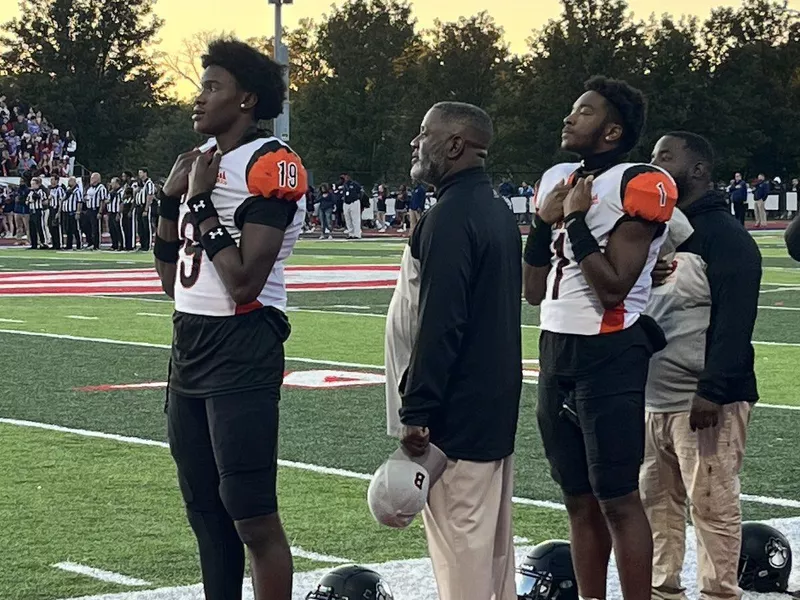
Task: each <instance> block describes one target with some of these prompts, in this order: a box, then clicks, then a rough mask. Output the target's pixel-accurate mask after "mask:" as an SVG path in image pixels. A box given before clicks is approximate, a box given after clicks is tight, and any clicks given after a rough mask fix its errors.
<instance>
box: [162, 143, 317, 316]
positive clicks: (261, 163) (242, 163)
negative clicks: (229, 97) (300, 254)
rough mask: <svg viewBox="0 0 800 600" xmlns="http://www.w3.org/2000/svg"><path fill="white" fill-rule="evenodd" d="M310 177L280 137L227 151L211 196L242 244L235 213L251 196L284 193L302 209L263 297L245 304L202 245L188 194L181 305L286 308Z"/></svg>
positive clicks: (219, 312)
mask: <svg viewBox="0 0 800 600" xmlns="http://www.w3.org/2000/svg"><path fill="white" fill-rule="evenodd" d="M215 146H216V140H214V139H213V138H212V139H211V140H209V141H208V142H206V143H205V144H204V145H203V146H201V147H200V150H202V151H207V150H210V149H212V148H214V147H215ZM307 189H308V178H307V174H306V171H305V168H304V167H303V163H302V161H301V160H300V157H299V156H297V154H295V153H294V152H293V151H292V149H291V148H290V147H289V146H287V145H286V144H285V143H283V142H282V141H281V140H279V139H278V138H275V137H259V138H258V139H255V140H253V141H250V142H247V143H245V144H243V145H241V146H239V147H237V148H235V149H233V150H231V151H230V152H227V153H225V154H223V156H222V159H221V161H220V165H219V172H218V174H217V184H216V186H214V189H213V191H212V192H211V201H212V202H213V204H214V208H216V210H217V213H219V220H220V223H221V224H222V225H224V226H225V228H226V229H227V230H228V233H230V235H231V237H232V238H233V239H234V240H236V243H237V244H238V243H239V240H240V238H241V235H242V232H241V230H240V229H239V227H237V225H236V222H235V219H234V217H235V215H236V211H237V209H239V207H240V206H242V204H244V202H245V201H246V200H247V199H248V198H251V197H258V196H262V197H264V198H278V199H280V200H284V201H286V202H293V203H296V204H297V212H296V213H295V215H294V219H293V220H292V223H291V224H290V225H289V226H288V227H287V229H286V231H285V233H284V238H283V245H282V246H281V249H280V252H279V253H278V257H277V258H276V259H275V264H274V265H273V267H272V271H271V273H270V274H269V276H268V277H267V281H266V283H265V284H264V288H263V290H262V291H261V293H260V294H259V295H258V299H257V300H256V301H255V302H252V303H250V304H247V305H244V306H240V305H237V304H236V303H235V302H234V301H233V299H232V298H231V296H230V294H229V293H228V290H227V289H226V288H225V284H224V283H223V282H222V279H220V277H219V275H218V274H217V270H216V268H215V267H214V264H213V263H212V262H211V261H210V260H209V259H208V255H207V254H206V253H205V251H204V250H203V248H202V247H201V246H200V243H199V240H200V233H199V231H195V230H194V227H193V225H192V220H191V217H189V209H188V207H187V205H186V198H184V199H183V201H182V202H181V207H180V218H179V221H178V237H179V239H180V240H181V242H183V247H182V249H181V252H180V258H179V261H178V269H177V272H176V275H175V310H177V311H180V312H185V313H190V314H195V315H207V316H214V317H227V316H231V315H237V314H242V313H246V312H249V311H251V310H255V309H258V308H261V307H263V306H274V307H276V308H278V309H280V310H284V311H285V310H286V281H285V277H284V261H285V260H286V259H287V258H289V256H290V255H291V253H292V250H293V249H294V245H295V243H296V242H297V240H298V238H299V237H300V232H301V230H302V227H303V222H304V220H305V212H306V201H305V195H306V191H307Z"/></svg>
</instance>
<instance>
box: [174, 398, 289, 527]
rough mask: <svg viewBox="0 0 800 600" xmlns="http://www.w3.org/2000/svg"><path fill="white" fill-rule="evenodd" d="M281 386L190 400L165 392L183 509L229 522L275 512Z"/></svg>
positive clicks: (276, 504) (276, 506) (276, 507)
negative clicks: (221, 515) (220, 513)
mask: <svg viewBox="0 0 800 600" xmlns="http://www.w3.org/2000/svg"><path fill="white" fill-rule="evenodd" d="M279 399H280V387H277V386H273V387H271V388H265V389H260V390H251V391H247V392H236V393H234V394H230V395H225V394H220V395H217V396H212V397H209V398H190V397H186V396H180V395H178V394H175V393H174V392H169V401H168V403H167V430H168V435H169V445H170V451H171V452H172V456H173V458H174V459H175V463H176V465H177V467H178V481H179V483H180V489H181V494H182V495H183V499H184V502H185V503H186V507H187V508H188V509H189V510H190V511H195V512H213V511H214V509H215V507H216V506H218V505H219V501H220V500H221V501H222V504H223V506H224V507H225V510H226V511H227V512H228V514H229V515H230V517H231V518H232V519H233V520H234V521H239V520H241V519H249V518H251V517H259V516H264V515H270V514H273V513H275V512H277V511H278V497H277V493H276V477H277V474H278V402H279Z"/></svg>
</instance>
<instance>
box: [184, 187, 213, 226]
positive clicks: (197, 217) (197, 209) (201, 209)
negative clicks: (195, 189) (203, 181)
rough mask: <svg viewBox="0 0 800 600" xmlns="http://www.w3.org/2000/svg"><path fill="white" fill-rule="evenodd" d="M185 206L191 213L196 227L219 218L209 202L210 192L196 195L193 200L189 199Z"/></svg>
mask: <svg viewBox="0 0 800 600" xmlns="http://www.w3.org/2000/svg"><path fill="white" fill-rule="evenodd" d="M186 204H187V206H188V207H189V211H190V212H191V213H192V218H193V219H194V222H195V224H197V225H198V226H199V225H200V223H202V222H203V221H205V220H206V219H210V218H212V217H218V216H219V215H218V214H217V209H216V208H214V204H213V203H212V202H211V192H203V193H202V194H197V195H196V196H194V197H193V198H189V199H188V200H187V201H186Z"/></svg>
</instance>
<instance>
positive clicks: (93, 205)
mask: <svg viewBox="0 0 800 600" xmlns="http://www.w3.org/2000/svg"><path fill="white" fill-rule="evenodd" d="M106 200H108V190H107V189H106V186H104V185H103V184H102V183H99V184H97V185H96V186H94V185H93V186H90V187H89V189H87V190H86V194H85V200H84V203H85V204H86V208H88V209H90V210H98V209H99V208H100V206H102V203H103V202H105V201H106Z"/></svg>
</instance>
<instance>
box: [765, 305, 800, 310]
mask: <svg viewBox="0 0 800 600" xmlns="http://www.w3.org/2000/svg"><path fill="white" fill-rule="evenodd" d="M758 310H800V308H798V307H796V306H759V307H758Z"/></svg>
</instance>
